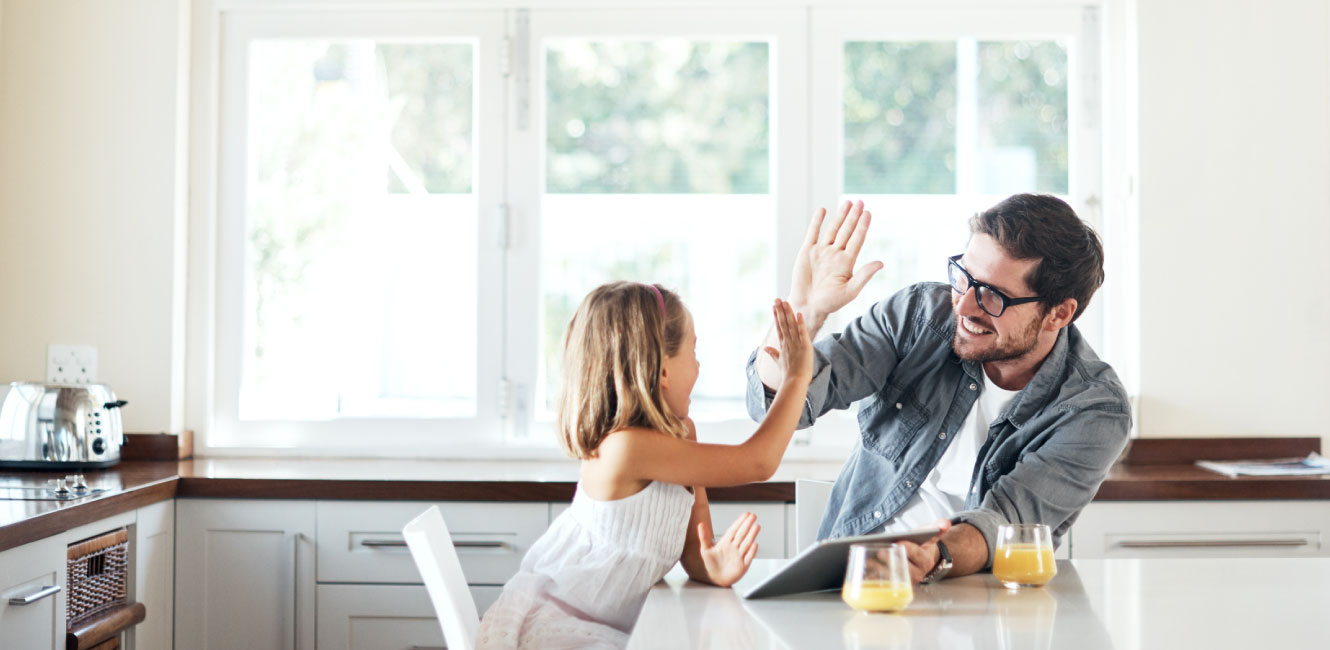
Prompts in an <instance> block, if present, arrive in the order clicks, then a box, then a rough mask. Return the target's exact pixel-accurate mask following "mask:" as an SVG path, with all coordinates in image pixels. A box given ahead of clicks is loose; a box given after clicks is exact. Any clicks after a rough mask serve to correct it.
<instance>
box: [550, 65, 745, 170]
mask: <svg viewBox="0 0 1330 650" xmlns="http://www.w3.org/2000/svg"><path fill="white" fill-rule="evenodd" d="M768 59H769V55H768V46H767V44H766V43H748V42H741V43H727V42H695V41H689V40H683V39H665V40H653V41H629V40H596V41H590V40H582V39H578V40H571V39H569V40H562V39H561V40H553V41H549V42H548V47H547V50H546V59H545V61H546V68H547V70H546V81H547V84H548V85H547V89H548V94H547V95H546V98H547V99H546V101H547V106H548V110H547V114H546V132H547V138H548V140H547V146H548V152H547V155H546V161H545V162H546V167H545V173H546V190H547V191H549V192H553V193H652V194H755V193H756V194H761V193H765V192H766V191H767V185H768V179H767V177H768V175H769V174H768V161H767V157H768V156H767V150H768V144H767V142H768V120H767V113H768V106H767V103H768V73H767V66H768Z"/></svg>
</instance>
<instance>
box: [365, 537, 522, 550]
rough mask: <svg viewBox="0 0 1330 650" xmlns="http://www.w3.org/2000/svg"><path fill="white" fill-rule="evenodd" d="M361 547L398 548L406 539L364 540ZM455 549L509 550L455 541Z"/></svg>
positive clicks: (503, 544) (490, 544)
mask: <svg viewBox="0 0 1330 650" xmlns="http://www.w3.org/2000/svg"><path fill="white" fill-rule="evenodd" d="M360 545H361V546H368V547H369V548H383V547H398V548H402V547H405V546H406V540H404V539H362V540H360ZM453 548H508V543H507V542H468V541H458V540H453Z"/></svg>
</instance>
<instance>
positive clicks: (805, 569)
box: [740, 528, 942, 598]
mask: <svg viewBox="0 0 1330 650" xmlns="http://www.w3.org/2000/svg"><path fill="white" fill-rule="evenodd" d="M941 532H942V531H940V530H938V529H936V528H925V529H920V530H912V531H909V532H905V533H877V534H873V535H860V536H858V537H841V538H838V539H823V540H819V541H816V542H814V543H813V545H812V546H809V547H808V548H806V549H804V550H803V552H802V553H800V554H798V555H796V556H795V557H794V559H792V560H790V561H789V562H787V563H786V564H785V566H783V567H781V568H780V569H779V570H777V571H776V572H775V573H772V574H771V575H769V576H767V577H766V579H764V580H762V581H761V582H758V583H757V584H755V585H753V586H752V587H751V588H749V589H747V590H746V591H743V592H741V593H740V595H742V596H743V597H744V598H769V597H771V596H784V595H786V594H800V593H804V592H807V591H825V590H827V589H840V588H841V585H842V584H844V582H845V565H846V562H847V561H848V558H849V554H850V545H851V544H862V543H871V544H890V543H892V542H899V541H906V542H914V543H916V544H921V543H923V542H926V541H928V540H930V539H932V538H934V537H936V536H937V535H938V534H939V533H941Z"/></svg>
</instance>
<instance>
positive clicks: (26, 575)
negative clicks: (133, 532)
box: [0, 511, 170, 650]
mask: <svg viewBox="0 0 1330 650" xmlns="http://www.w3.org/2000/svg"><path fill="white" fill-rule="evenodd" d="M136 520H137V513H136V512H134V511H130V512H125V513H121V514H118V515H115V516H112V517H107V518H105V519H101V520H98V521H95V522H92V523H89V524H85V525H82V526H78V527H76V528H71V529H70V530H67V531H65V532H63V533H60V534H58V535H52V536H51V537H47V538H46V539H41V540H38V541H36V542H32V543H29V544H24V545H23V546H19V547H17V548H12V549H9V550H8V551H5V552H3V553H0V648H4V649H6V650H8V649H9V648H23V649H24V650H29V649H34V650H46V649H47V648H51V649H55V648H64V647H65V603H66V600H67V593H66V589H68V585H69V582H68V576H67V574H66V566H67V561H68V554H67V549H68V547H69V545H70V544H73V543H75V542H79V541H82V540H85V539H88V538H90V537H96V536H98V535H101V534H103V533H107V532H110V531H113V530H115V529H117V528H130V529H133V528H134V527H135V522H136ZM131 539H133V538H131ZM130 546H131V547H130V552H131V554H132V553H133V550H134V542H133V541H131V542H130ZM134 569H135V561H134V560H130V562H129V566H128V567H127V570H128V571H129V572H131V573H132V572H133V571H134ZM52 587H59V589H57V590H53V589H51V588H52ZM138 593H139V592H138V590H137V589H135V587H134V585H133V583H132V582H130V583H129V584H127V585H126V595H127V596H128V598H129V600H131V601H133V600H135V599H136V598H137V597H138ZM20 598H26V599H28V600H29V602H28V604H26V605H22V604H16V603H13V602H11V599H20ZM123 647H124V648H125V649H126V650H133V649H134V648H135V647H140V648H149V647H151V646H146V645H144V646H134V645H133V644H132V643H129V642H128V640H127V641H126V643H125V645H124V646H123ZM166 647H170V645H169V643H168V645H167V646H166Z"/></svg>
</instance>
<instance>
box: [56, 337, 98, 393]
mask: <svg viewBox="0 0 1330 650" xmlns="http://www.w3.org/2000/svg"><path fill="white" fill-rule="evenodd" d="M46 381H48V382H51V383H53V384H95V383H97V348H96V347H95V346H91V345H60V344H56V343H52V344H51V345H50V346H49V347H48V348H47V353H46Z"/></svg>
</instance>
